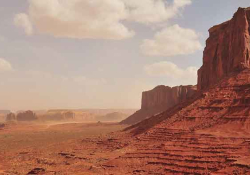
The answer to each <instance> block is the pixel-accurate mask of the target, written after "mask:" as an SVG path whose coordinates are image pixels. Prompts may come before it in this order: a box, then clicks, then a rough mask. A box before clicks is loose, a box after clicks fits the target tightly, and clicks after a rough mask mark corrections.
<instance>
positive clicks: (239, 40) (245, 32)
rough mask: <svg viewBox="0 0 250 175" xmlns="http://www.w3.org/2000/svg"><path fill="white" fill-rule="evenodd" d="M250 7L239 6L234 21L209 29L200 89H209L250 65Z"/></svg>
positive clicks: (200, 74) (200, 77) (199, 75)
mask: <svg viewBox="0 0 250 175" xmlns="http://www.w3.org/2000/svg"><path fill="white" fill-rule="evenodd" d="M249 23H250V8H246V9H244V8H239V9H238V11H237V12H236V13H235V14H234V16H233V18H232V19H231V20H230V21H227V22H225V23H222V24H220V25H217V26H214V27H212V28H211V29H210V30H209V35H210V36H209V38H208V40H207V41H206V48H205V50H204V57H203V66H202V67H201V68H200V69H199V71H198V90H203V89H206V88H207V87H210V86H211V85H214V84H215V83H217V82H218V81H219V80H221V78H223V77H225V76H227V75H229V73H231V72H234V71H240V70H242V69H244V68H249V65H250V64H249V59H250V35H249V33H250V26H249Z"/></svg>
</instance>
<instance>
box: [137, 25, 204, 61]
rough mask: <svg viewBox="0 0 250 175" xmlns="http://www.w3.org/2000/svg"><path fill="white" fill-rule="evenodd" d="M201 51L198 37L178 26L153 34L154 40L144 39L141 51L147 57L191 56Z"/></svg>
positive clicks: (191, 31) (189, 30)
mask: <svg viewBox="0 0 250 175" xmlns="http://www.w3.org/2000/svg"><path fill="white" fill-rule="evenodd" d="M200 49H202V45H201V43H200V42H199V35H198V34H197V33H196V32H195V31H194V30H192V29H185V28H181V27H180V26H179V25H177V24H176V25H173V26H170V27H166V28H165V29H163V30H162V31H160V32H158V33H156V34H155V36H154V39H152V40H150V39H146V40H144V41H143V44H142V45H141V51H142V53H144V54H145V55H149V56H176V55H185V54H192V53H194V52H195V51H197V50H200Z"/></svg>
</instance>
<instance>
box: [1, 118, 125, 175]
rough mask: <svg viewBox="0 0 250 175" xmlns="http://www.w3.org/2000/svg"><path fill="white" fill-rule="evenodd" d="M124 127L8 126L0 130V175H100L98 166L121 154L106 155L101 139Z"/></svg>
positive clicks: (108, 125) (103, 125) (86, 125)
mask: <svg viewBox="0 0 250 175" xmlns="http://www.w3.org/2000/svg"><path fill="white" fill-rule="evenodd" d="M124 127H125V126H121V125H117V124H110V123H109V124H107V123H106V124H97V123H96V124H94V123H92V124H90V123H89V124H83V123H65V124H27V123H26V124H8V125H7V126H6V127H5V128H4V129H2V130H0V174H1V175H7V174H10V175H12V174H22V175H23V174H28V173H30V174H100V171H99V168H98V164H102V163H103V162H105V161H107V160H109V159H112V158H113V157H112V156H117V155H119V154H120V153H119V151H117V153H115V154H107V153H106V151H107V152H109V151H110V150H113V149H112V148H107V147H105V148H104V146H103V145H102V141H101V140H102V138H107V137H108V136H107V134H108V135H109V134H110V133H111V134H112V132H114V131H119V130H122V129H123V128H124ZM118 146H119V145H118ZM116 149H118V148H115V149H114V150H116Z"/></svg>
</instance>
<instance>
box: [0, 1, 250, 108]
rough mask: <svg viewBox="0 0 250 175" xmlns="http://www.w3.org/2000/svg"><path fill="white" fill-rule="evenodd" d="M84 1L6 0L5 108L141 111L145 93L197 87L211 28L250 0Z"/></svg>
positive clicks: (1, 30) (0, 39)
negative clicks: (155, 89)
mask: <svg viewBox="0 0 250 175" xmlns="http://www.w3.org/2000/svg"><path fill="white" fill-rule="evenodd" d="M81 1H83V0H73V1H71V2H72V3H65V1H63V0H50V1H48V0H44V1H43V3H41V2H42V1H40V0H30V1H26V0H24V1H16V0H2V2H1V7H0V16H1V17H0V18H1V20H0V47H1V50H0V58H1V59H0V77H1V82H0V89H1V91H0V97H1V101H0V106H1V108H2V109H12V110H19V109H49V108H139V107H140V101H141V92H142V91H145V90H149V89H151V88H153V87H155V86H157V85H160V84H164V85H169V86H176V85H182V84H184V85H185V84H195V83H196V70H197V69H198V68H199V67H200V66H201V64H202V53H203V49H204V47H205V40H206V39H207V37H208V32H207V31H208V29H209V28H210V27H212V26H214V25H216V24H219V23H222V22H224V21H227V20H229V19H231V17H232V16H233V14H234V12H236V10H237V8H238V7H248V6H250V2H249V0H219V1H218V0H210V1H206V0H176V3H175V4H174V2H173V1H171V0H169V1H163V0H147V1H138V3H134V2H133V1H130V0H128V1H127V2H124V0H109V1H107V3H108V4H105V3H102V2H101V1H100V0H95V3H96V4H94V5H93V4H88V3H86V2H87V1H89V0H87V1H85V2H81ZM156 1H158V3H159V4H158V5H157V6H152V8H150V4H152V2H156ZM118 2H119V3H118ZM140 2H141V4H140ZM144 2H146V3H144ZM167 2H168V4H167ZM74 3H75V4H77V3H78V4H79V9H78V8H76V7H75V6H74V7H73V5H75V4H74ZM162 3H163V4H164V3H165V7H166V9H165V10H162V6H160V5H162ZM124 4H125V5H126V6H127V7H129V8H131V9H134V10H131V9H130V10H124V8H123V5H124ZM145 4H148V6H146V5H145ZM158 7H159V9H157V8H158ZM163 7H164V6H163ZM167 7H168V8H167ZM57 8H58V9H57ZM80 8H81V9H80ZM51 9H52V10H51ZM110 9H111V10H112V13H110V14H109V12H110ZM105 10H107V11H108V13H107V11H105ZM122 10H124V11H122ZM161 10H162V11H161ZM82 11H86V14H85V12H84V13H83V12H82ZM101 12H103V14H102V15H103V16H101V15H100V14H99V13H101ZM156 12H159V13H156ZM46 13H47V14H46ZM142 13H143V14H142ZM144 13H145V14H144ZM20 14H21V15H20ZM58 14H59V15H58ZM89 14H92V16H88V15H89ZM155 14H157V15H158V16H157V15H156V16H154V15H155ZM46 15H47V16H46ZM86 15H87V16H88V17H86ZM147 15H148V16H147ZM44 16H45V17H44ZM152 16H153V17H154V18H152V19H151V17H152ZM167 16H168V17H167ZM106 19H107V21H106ZM104 20H105V22H103V21H104ZM83 21H84V22H83ZM93 23H94V25H93ZM74 25H75V26H74ZM93 26H94V27H93ZM78 28H79V29H78ZM171 32H172V33H171ZM169 33H170V34H169ZM156 35H158V36H159V37H158V39H157V37H156ZM162 38H164V39H162ZM145 40H147V41H145ZM142 45H144V47H143V48H144V50H143V49H142ZM1 60H2V63H1ZM1 64H2V66H1ZM1 69H2V70H1Z"/></svg>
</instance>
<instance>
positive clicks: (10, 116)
mask: <svg viewBox="0 0 250 175" xmlns="http://www.w3.org/2000/svg"><path fill="white" fill-rule="evenodd" d="M14 120H16V115H15V114H14V113H9V114H7V116H6V121H14Z"/></svg>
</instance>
